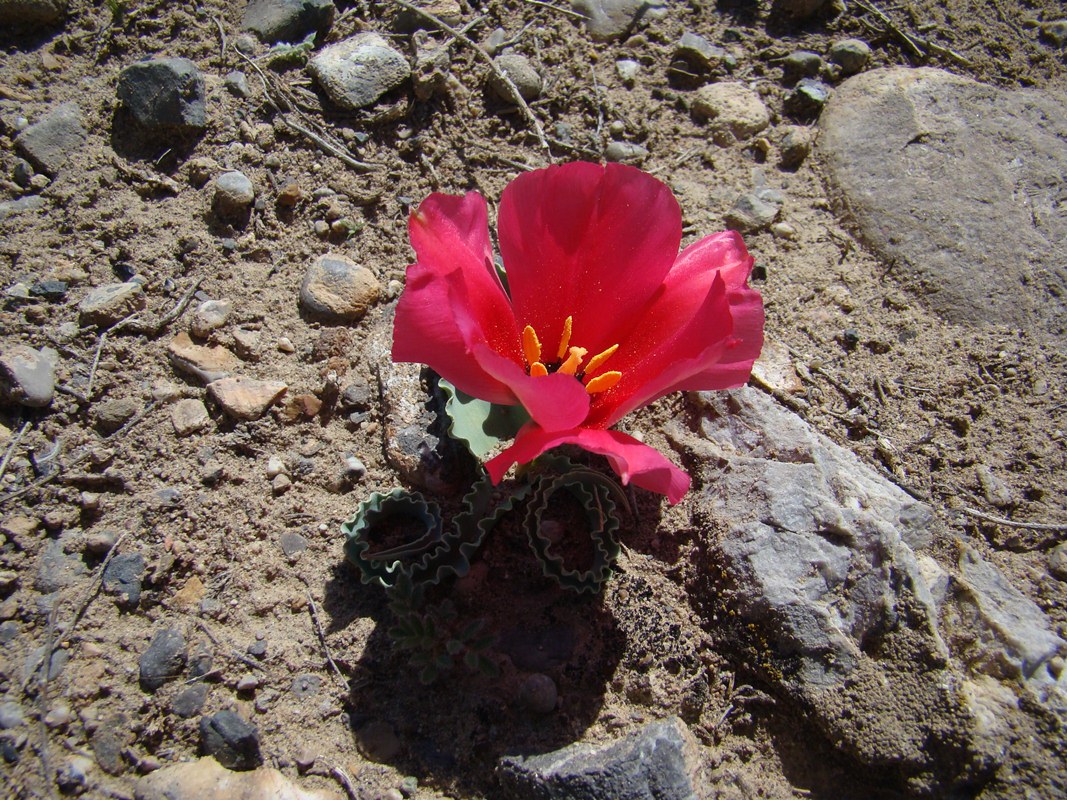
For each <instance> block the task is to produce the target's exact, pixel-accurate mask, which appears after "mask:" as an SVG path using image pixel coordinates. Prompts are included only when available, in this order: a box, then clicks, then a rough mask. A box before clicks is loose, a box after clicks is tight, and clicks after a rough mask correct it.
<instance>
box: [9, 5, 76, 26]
mask: <svg viewBox="0 0 1067 800" xmlns="http://www.w3.org/2000/svg"><path fill="white" fill-rule="evenodd" d="M66 15H67V0H0V24H3V25H54V24H55V23H57V22H60V21H62V20H63V18H64V17H65V16H66Z"/></svg>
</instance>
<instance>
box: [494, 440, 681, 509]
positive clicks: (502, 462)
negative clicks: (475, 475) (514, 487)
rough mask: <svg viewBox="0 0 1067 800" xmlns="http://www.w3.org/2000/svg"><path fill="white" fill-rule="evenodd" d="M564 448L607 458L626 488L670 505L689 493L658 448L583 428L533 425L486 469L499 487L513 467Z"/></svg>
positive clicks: (678, 474)
mask: <svg viewBox="0 0 1067 800" xmlns="http://www.w3.org/2000/svg"><path fill="white" fill-rule="evenodd" d="M563 444H576V445H578V446H579V447H581V448H583V449H585V450H588V451H589V452H591V453H598V454H600V455H602V456H604V457H606V458H607V460H608V463H609V464H611V468H612V469H613V470H615V472H616V473H617V474H618V475H619V477H620V478H621V479H622V482H623V485H627V484H629V483H633V484H634V485H635V486H640V487H641V488H642V489H648V490H649V491H650V492H658V493H659V494H663V495H666V496H667V499H668V500H669V501H670V503H671V505H674V504H675V503H677V502H678V501H679V500H681V499H682V498H683V497H684V496H685V493H686V492H687V491H689V484H690V478H689V475H687V474H686V473H685V472H684V471H683V470H681V469H679V468H678V467H676V466H675V465H674V464H672V463H671V462H670V461H669V460H667V458H666V457H665V456H664V455H663V454H662V453H660V452H659V451H658V450H656V449H655V448H652V447H649V446H648V445H646V444H643V443H641V442H639V441H637V440H636V439H634V438H633V437H632V436H627V435H626V434H625V433H621V432H619V431H605V430H595V429H590V428H580V429H575V430H570V431H556V432H555V433H550V432H548V431H544V430H542V429H541V428H539V427H537V426H536V425H534V424H532V423H531V424H529V425H526V426H525V427H523V428H522V430H520V431H519V434H518V436H517V437H515V444H513V445H512V446H511V447H509V448H508V449H507V450H505V451H504V452H503V453H501V454H500V455H498V456H496V457H495V458H493V459H491V460H489V461H488V462H486V465H485V468H486V469H487V470H488V471H489V476H490V477H491V478H492V480H493V482H494V483H499V482H500V481H501V480H502V479H503V477H504V474H505V473H506V472H507V471H508V469H509V468H510V467H511V465H512V464H516V463H519V464H526V463H528V462H530V461H532V460H533V459H535V458H537V456H539V455H541V454H542V453H544V452H545V451H547V450H550V449H552V448H553V447H559V446H560V445H563Z"/></svg>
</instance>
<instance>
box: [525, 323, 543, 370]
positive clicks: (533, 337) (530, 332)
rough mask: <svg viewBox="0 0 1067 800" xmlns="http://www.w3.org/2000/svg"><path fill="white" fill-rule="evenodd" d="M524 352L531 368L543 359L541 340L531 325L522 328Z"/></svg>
mask: <svg viewBox="0 0 1067 800" xmlns="http://www.w3.org/2000/svg"><path fill="white" fill-rule="evenodd" d="M522 354H523V355H524V356H525V357H526V363H527V364H529V365H530V366H531V369H532V367H533V365H534V364H536V363H537V362H538V361H540V360H541V342H539V341H538V339H537V333H536V332H535V331H534V329H533V327H531V326H530V325H527V326H526V327H525V328H523V329H522ZM531 374H532V373H531Z"/></svg>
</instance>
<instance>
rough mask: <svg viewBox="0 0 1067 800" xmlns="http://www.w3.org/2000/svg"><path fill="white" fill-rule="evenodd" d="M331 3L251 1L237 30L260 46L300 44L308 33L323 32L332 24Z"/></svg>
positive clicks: (328, 0)
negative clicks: (257, 40)
mask: <svg viewBox="0 0 1067 800" xmlns="http://www.w3.org/2000/svg"><path fill="white" fill-rule="evenodd" d="M336 13H337V8H336V7H335V6H334V4H333V0H252V2H250V3H249V4H248V5H247V6H246V7H245V10H244V14H243V15H242V17H241V27H242V28H243V29H244V30H246V31H252V33H254V34H256V36H258V37H259V38H260V40H262V41H264V42H268V43H271V44H273V43H274V42H301V41H303V40H304V38H305V37H306V36H307V35H308V34H309V33H319V32H325V31H326V30H328V29H329V27H330V26H331V25H332V24H333V18H334V15H335V14H336Z"/></svg>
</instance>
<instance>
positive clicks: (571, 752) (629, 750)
mask: <svg viewBox="0 0 1067 800" xmlns="http://www.w3.org/2000/svg"><path fill="white" fill-rule="evenodd" d="M699 750H700V747H699V745H698V744H697V742H696V741H695V740H694V739H693V736H692V734H690V733H689V730H688V729H687V728H686V727H685V724H684V723H683V722H682V721H681V720H680V719H678V718H676V717H672V718H670V719H666V720H661V721H659V722H652V723H649V724H647V725H645V726H644V727H643V728H641V729H640V730H639V731H637V732H636V733H634V734H631V735H630V736H627V737H625V738H623V739H620V740H618V741H616V742H614V743H612V744H609V745H605V746H601V747H595V746H593V745H589V744H584V743H578V744H573V745H570V746H569V747H565V748H563V749H562V750H557V751H555V752H552V753H545V754H543V755H537V756H531V757H528V758H523V757H521V756H513V757H506V758H503V759H501V761H500V763H499V764H498V765H497V777H498V778H499V780H500V784H501V787H502V789H503V790H504V796H505V797H506V798H509V800H576V799H577V798H583V799H584V798H588V799H589V800H601V799H603V800H607V798H613V799H614V800H697V798H699V797H710V796H711V795H710V794H709V793H708V791H707V787H705V786H704V784H703V782H702V780H701V778H700V774H699V773H700V768H699V765H700V760H699Z"/></svg>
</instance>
